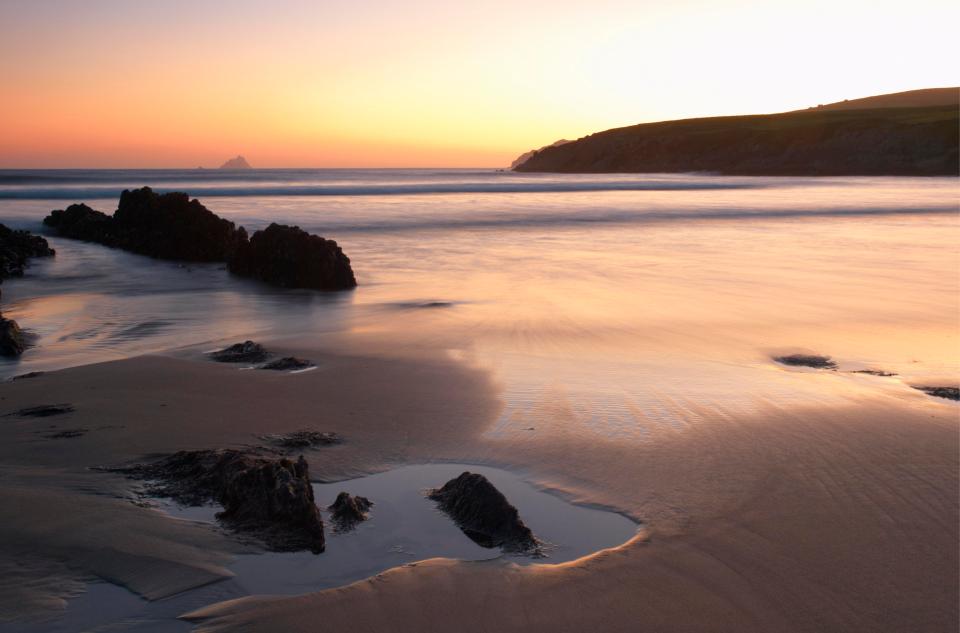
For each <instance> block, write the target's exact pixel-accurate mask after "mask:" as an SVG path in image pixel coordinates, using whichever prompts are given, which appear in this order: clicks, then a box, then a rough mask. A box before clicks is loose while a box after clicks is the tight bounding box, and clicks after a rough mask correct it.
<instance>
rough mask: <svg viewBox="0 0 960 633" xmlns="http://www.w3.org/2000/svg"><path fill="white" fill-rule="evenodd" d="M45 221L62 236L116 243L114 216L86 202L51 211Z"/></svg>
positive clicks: (109, 244) (45, 223)
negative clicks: (92, 207)
mask: <svg viewBox="0 0 960 633" xmlns="http://www.w3.org/2000/svg"><path fill="white" fill-rule="evenodd" d="M43 223H44V225H46V226H48V227H50V228H52V229H53V230H54V232H55V233H56V234H57V235H59V236H61V237H69V238H72V239H75V240H84V241H87V242H98V243H100V244H106V245H108V246H113V245H114V226H113V218H112V217H110V216H109V215H107V214H106V213H101V212H100V211H95V210H93V209H91V208H90V207H88V206H87V205H85V204H71V205H70V206H69V207H67V208H66V209H61V210H57V211H51V212H50V215H48V216H47V217H45V218H44V219H43Z"/></svg>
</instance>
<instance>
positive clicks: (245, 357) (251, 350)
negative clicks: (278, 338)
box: [209, 341, 268, 363]
mask: <svg viewBox="0 0 960 633" xmlns="http://www.w3.org/2000/svg"><path fill="white" fill-rule="evenodd" d="M209 356H210V358H211V359H213V360H215V361H217V362H218V363H261V362H263V361H264V360H266V359H267V356H268V353H267V350H266V349H265V348H264V347H263V346H262V345H260V344H259V343H254V342H253V341H244V342H243V343H236V344H234V345H231V346H230V347H227V348H225V349H222V350H219V351H216V352H212V353H211V354H210V355H209Z"/></svg>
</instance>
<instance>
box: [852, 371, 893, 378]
mask: <svg viewBox="0 0 960 633" xmlns="http://www.w3.org/2000/svg"><path fill="white" fill-rule="evenodd" d="M850 373H853V374H867V375H868V376H882V377H884V378H889V377H891V376H896V375H897V374H895V373H893V372H892V371H883V370H882V369H855V370H853V371H852V372H850Z"/></svg>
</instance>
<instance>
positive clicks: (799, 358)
mask: <svg viewBox="0 0 960 633" xmlns="http://www.w3.org/2000/svg"><path fill="white" fill-rule="evenodd" d="M773 360H775V361H777V362H778V363H780V364H782V365H790V366H792V367H813V368H815V369H836V368H837V364H836V363H835V362H833V359H831V358H830V357H829V356H818V355H816V354H790V355H789V356H776V357H774V359H773Z"/></svg>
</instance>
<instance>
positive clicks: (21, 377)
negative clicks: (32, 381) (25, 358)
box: [10, 371, 44, 382]
mask: <svg viewBox="0 0 960 633" xmlns="http://www.w3.org/2000/svg"><path fill="white" fill-rule="evenodd" d="M43 374H44V372H42V371H28V372H27V373H25V374H19V375H17V376H14V377H13V378H11V379H10V381H11V382H13V381H14V380H25V379H27V378H37V377H39V376H42V375H43Z"/></svg>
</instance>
